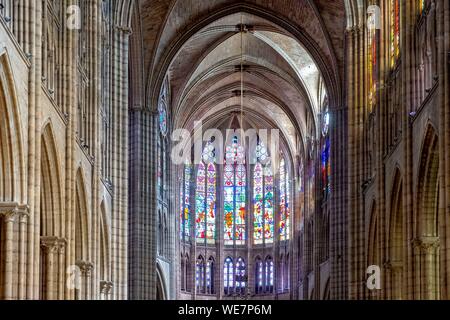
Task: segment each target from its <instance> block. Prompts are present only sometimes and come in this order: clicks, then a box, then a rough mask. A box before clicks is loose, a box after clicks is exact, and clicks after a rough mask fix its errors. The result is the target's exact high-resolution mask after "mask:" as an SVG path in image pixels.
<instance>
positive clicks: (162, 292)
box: [156, 263, 168, 301]
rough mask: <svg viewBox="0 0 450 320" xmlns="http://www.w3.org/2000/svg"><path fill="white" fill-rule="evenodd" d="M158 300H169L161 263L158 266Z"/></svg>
mask: <svg viewBox="0 0 450 320" xmlns="http://www.w3.org/2000/svg"><path fill="white" fill-rule="evenodd" d="M156 300H161V301H163V300H168V294H167V285H166V281H165V278H164V273H163V271H162V269H161V266H160V265H159V263H157V264H156Z"/></svg>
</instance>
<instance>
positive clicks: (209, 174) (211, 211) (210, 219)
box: [195, 144, 217, 244]
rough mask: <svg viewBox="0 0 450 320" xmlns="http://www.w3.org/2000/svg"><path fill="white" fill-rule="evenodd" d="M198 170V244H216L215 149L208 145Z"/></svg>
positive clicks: (196, 200) (196, 202)
mask: <svg viewBox="0 0 450 320" xmlns="http://www.w3.org/2000/svg"><path fill="white" fill-rule="evenodd" d="M203 159H204V160H205V161H207V162H208V164H207V165H205V163H204V162H201V163H200V164H199V166H198V170H197V188H196V196H195V205H196V220H195V230H196V236H195V237H196V239H197V243H206V244H214V243H215V240H216V185H217V182H216V178H217V174H216V165H215V164H214V161H215V157H214V148H212V149H211V144H208V145H207V146H206V148H205V151H204V153H203Z"/></svg>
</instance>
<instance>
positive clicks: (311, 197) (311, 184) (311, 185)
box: [307, 160, 316, 213]
mask: <svg viewBox="0 0 450 320" xmlns="http://www.w3.org/2000/svg"><path fill="white" fill-rule="evenodd" d="M308 179H309V180H308V197H307V201H308V202H307V203H308V207H309V210H308V211H309V212H310V213H313V212H314V211H315V210H316V209H315V208H316V205H315V201H316V198H315V192H316V191H315V189H316V183H315V180H316V171H315V168H314V161H313V160H310V163H309V174H308Z"/></svg>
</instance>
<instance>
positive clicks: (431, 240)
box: [412, 236, 440, 253]
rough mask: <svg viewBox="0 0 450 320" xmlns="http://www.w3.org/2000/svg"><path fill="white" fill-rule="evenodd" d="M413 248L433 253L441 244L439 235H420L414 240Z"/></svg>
mask: <svg viewBox="0 0 450 320" xmlns="http://www.w3.org/2000/svg"><path fill="white" fill-rule="evenodd" d="M412 245H413V248H414V249H415V250H419V251H421V252H423V253H431V252H432V251H434V250H435V249H437V248H439V246H440V239H439V237H426V236H424V237H419V238H416V239H414V240H413V241H412Z"/></svg>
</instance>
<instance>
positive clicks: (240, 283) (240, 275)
mask: <svg viewBox="0 0 450 320" xmlns="http://www.w3.org/2000/svg"><path fill="white" fill-rule="evenodd" d="M245 271H246V266H245V261H244V259H242V258H239V259H238V261H237V263H236V292H240V293H245V288H246V278H245Z"/></svg>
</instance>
